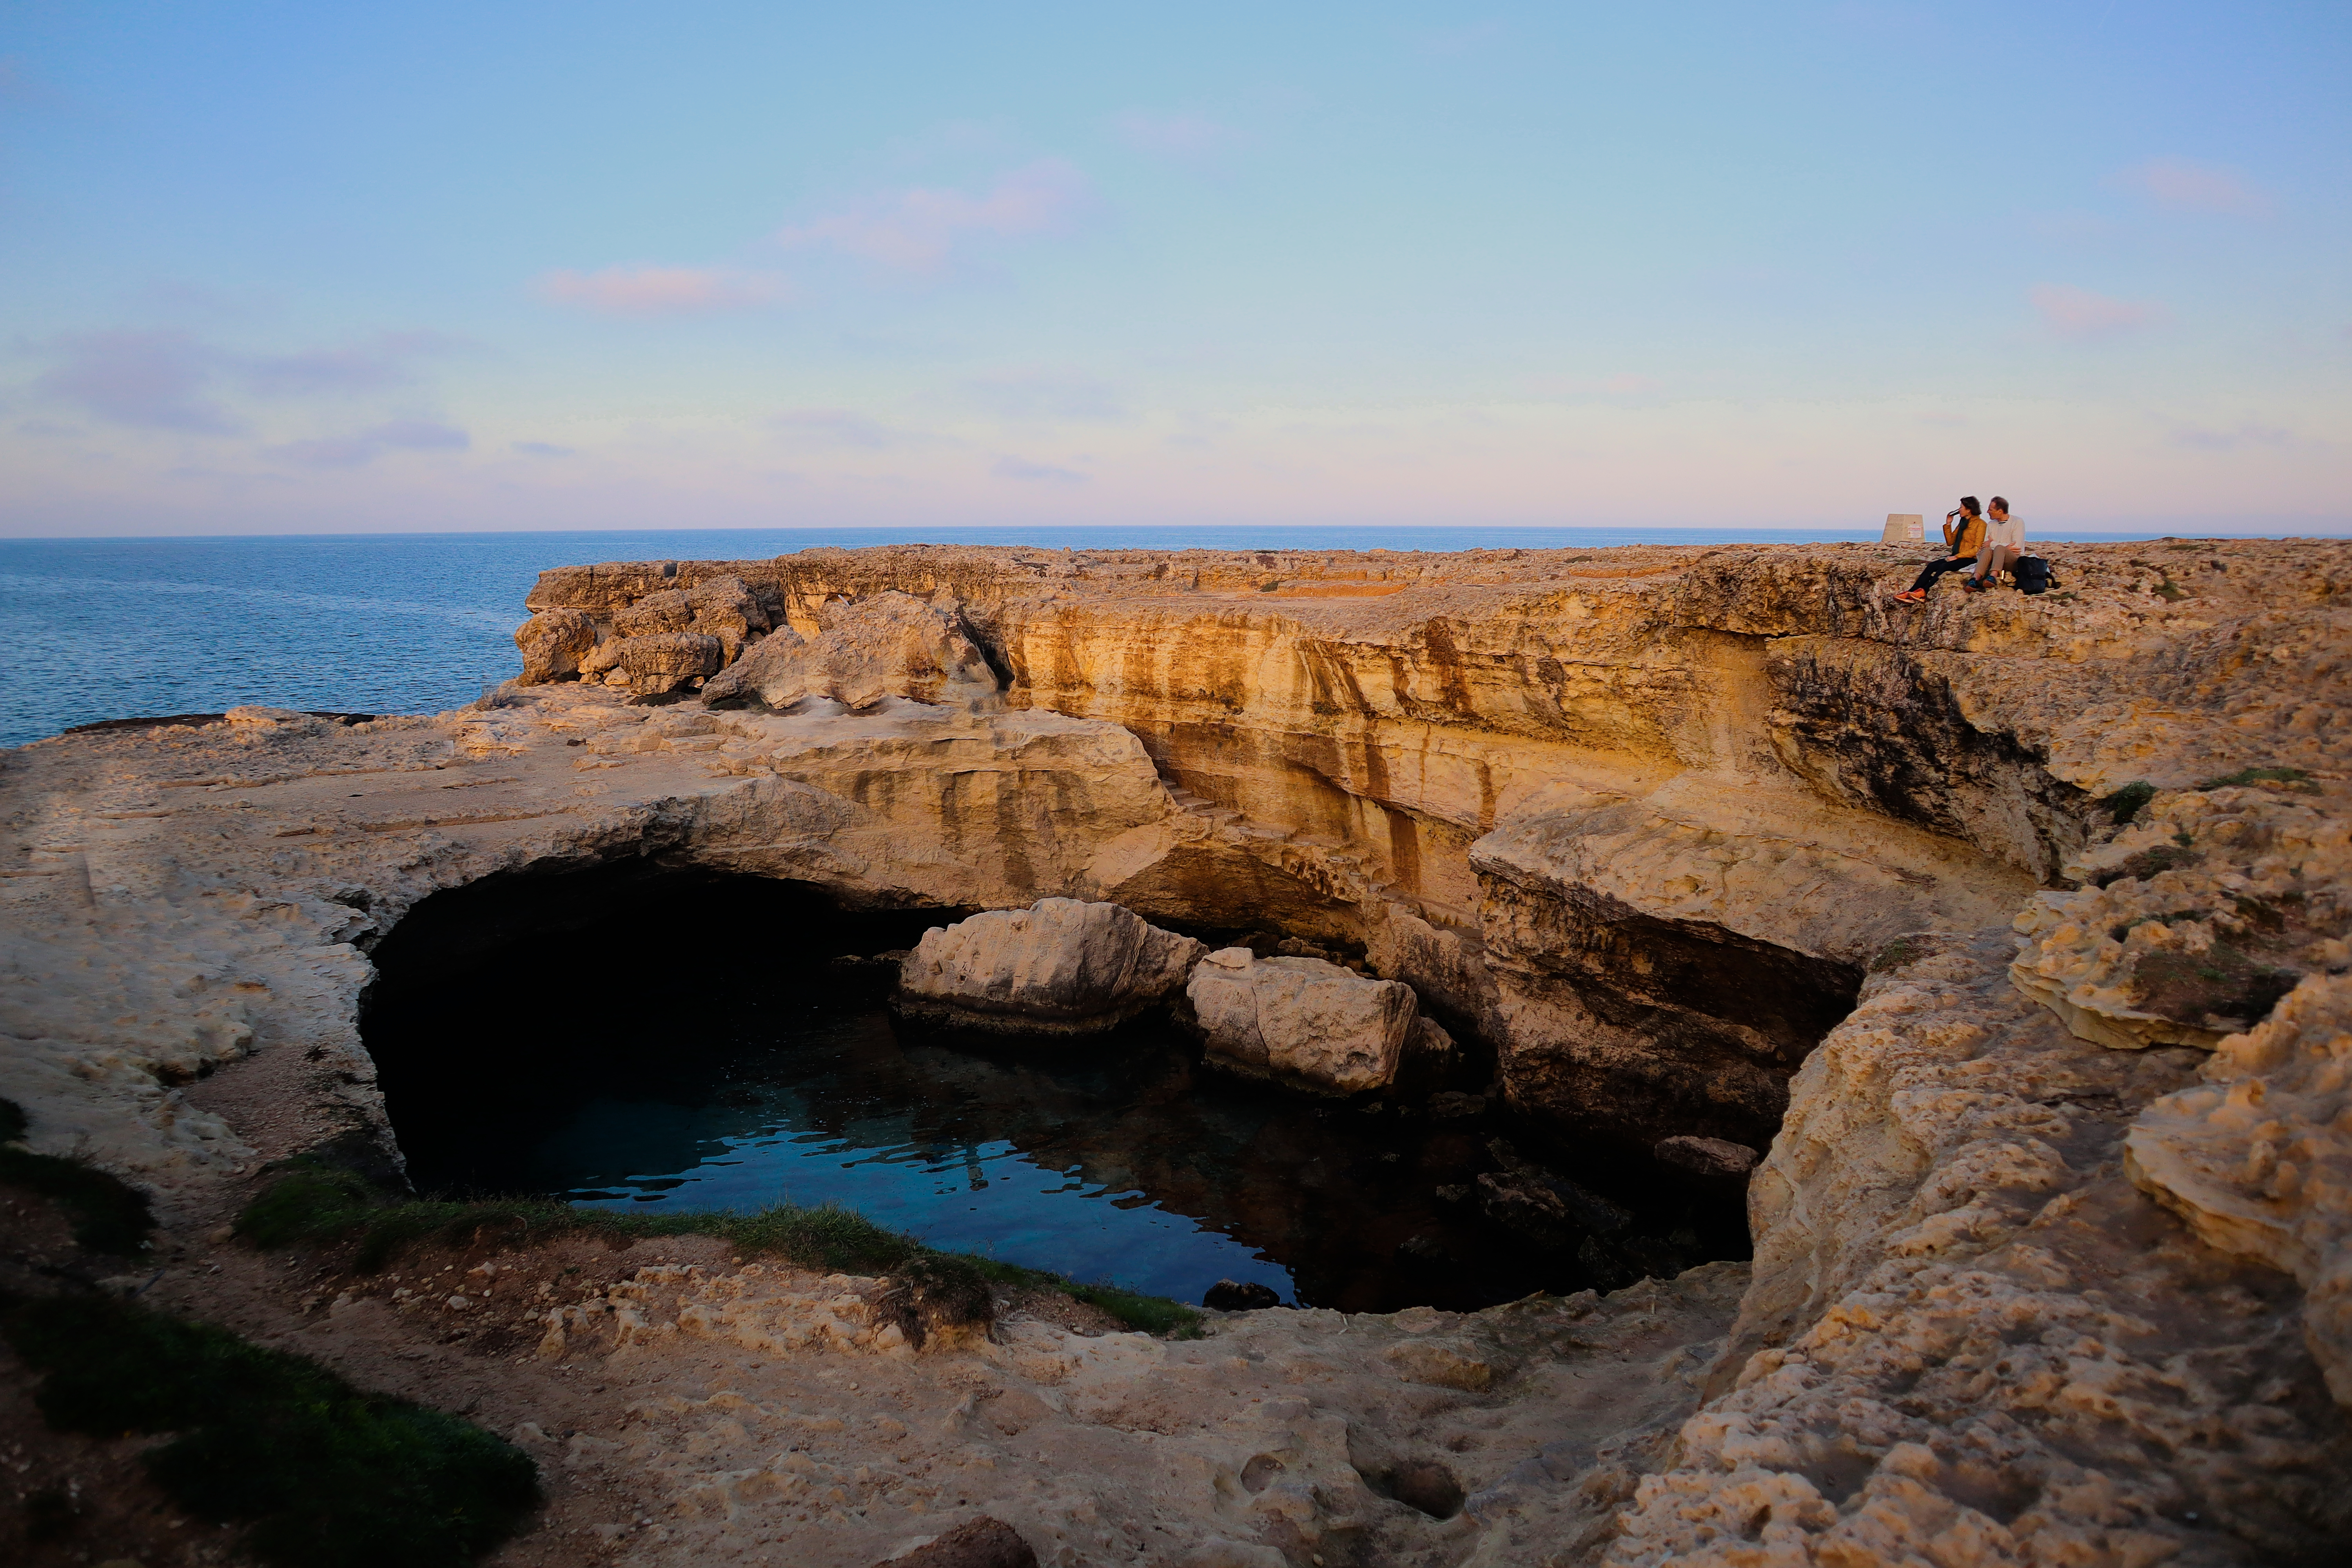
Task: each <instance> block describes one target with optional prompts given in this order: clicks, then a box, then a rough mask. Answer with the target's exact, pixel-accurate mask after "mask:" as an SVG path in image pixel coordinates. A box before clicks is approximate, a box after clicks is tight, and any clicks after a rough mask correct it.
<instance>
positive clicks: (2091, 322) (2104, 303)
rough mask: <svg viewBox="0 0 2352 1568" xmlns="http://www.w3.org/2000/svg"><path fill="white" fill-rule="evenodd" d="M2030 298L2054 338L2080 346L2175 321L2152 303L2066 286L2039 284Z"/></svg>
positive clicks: (2159, 306) (2033, 289)
mask: <svg viewBox="0 0 2352 1568" xmlns="http://www.w3.org/2000/svg"><path fill="white" fill-rule="evenodd" d="M2027 298H2028V299H2030V300H2032V302H2033V308H2034V309H2035V310H2038V311H2040V312H2041V313H2042V325H2043V326H2044V327H2046V328H2048V329H2049V331H2051V332H2052V333H2053V335H2055V336H2057V337H2062V338H2068V339H2073V340H2074V341H2076V342H2086V341H2089V340H2092V339H2095V338H2111V337H2115V336H2116V335H2118V334H2120V333H2123V332H2128V331H2137V329H2139V328H2141V327H2152V326H2156V325H2158V324H2160V323H2161V322H2164V321H2169V320H2170V319H2171V312H2170V311H2168V310H2166V309H2165V308H2164V307H2163V306H2161V305H2159V304H2158V303H2156V302H2155V301H2154V300H2114V299H2110V298H2108V297H2107V296H2106V295H2105V294H2094V293H2092V292H2091V291H2090V290H2089V289H2072V288H2069V287H2067V286H2066V285H2065V284H2063V283H2037V284H2035V285H2034V286H2033V288H2032V290H2031V292H2029V293H2028V295H2027Z"/></svg>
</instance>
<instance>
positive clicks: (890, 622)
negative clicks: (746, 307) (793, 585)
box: [703, 593, 997, 712]
mask: <svg viewBox="0 0 2352 1568" xmlns="http://www.w3.org/2000/svg"><path fill="white" fill-rule="evenodd" d="M816 618H817V622H818V629H817V631H816V633H815V635H814V636H813V637H806V638H803V637H801V636H800V634H799V633H797V632H795V631H793V630H792V629H791V628H789V627H786V628H782V629H780V630H778V631H777V632H775V633H774V634H772V635H771V636H770V637H766V638H764V639H762V640H761V642H759V643H758V644H756V645H754V646H753V647H752V648H751V652H750V653H749V654H748V655H747V656H746V657H745V658H744V659H743V660H742V662H741V663H740V664H738V665H736V666H734V667H733V668H730V669H729V670H728V671H727V673H726V674H725V675H724V676H722V677H720V678H719V679H718V680H715V681H713V682H711V683H710V684H709V686H707V687H706V688H705V689H704V690H703V699H704V700H705V701H709V702H721V701H728V700H745V699H757V700H759V701H760V702H761V704H762V705H763V706H766V707H769V708H774V709H783V708H789V707H791V706H793V704H794V703H797V702H800V701H803V700H805V699H808V698H812V697H822V698H826V699H829V700H833V701H835V702H838V703H840V704H841V705H842V706H843V707H845V708H847V709H849V710H851V711H853V712H862V711H864V710H867V709H870V708H872V707H874V706H875V705H876V704H877V703H879V702H880V701H882V700H883V699H885V698H887V697H908V698H912V699H914V700H917V701H920V702H967V703H969V702H976V701H983V700H988V699H992V698H993V697H995V696H996V695H997V681H996V674H995V672H994V671H993V670H992V669H990V668H989V667H988V660H987V658H985V657H983V656H982V653H981V651H980V649H979V648H978V647H974V646H973V644H972V641H971V638H970V637H967V636H966V635H965V634H964V631H963V628H962V627H961V626H960V625H959V624H958V622H957V619H956V617H955V616H950V615H949V614H947V613H946V612H945V611H942V610H939V609H935V608H933V607H932V606H931V605H927V604H925V603H923V602H922V601H921V600H920V599H918V598H915V597H914V596H913V595H908V594H898V593H883V594H873V595H866V596H864V597H861V598H856V599H849V600H840V601H835V602H831V603H827V604H825V605H822V606H820V607H819V609H818V611H817V617H816Z"/></svg>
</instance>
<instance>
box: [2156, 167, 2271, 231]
mask: <svg viewBox="0 0 2352 1568" xmlns="http://www.w3.org/2000/svg"><path fill="white" fill-rule="evenodd" d="M2124 183H2125V184H2127V185H2130V186H2131V187H2132V188H2133V189H2135V190H2137V191H2140V192H2143V193H2145V194H2146V195H2147V196H2148V197H2149V198H2150V199H2151V200H2153V201H2154V202H2155V203H2156V204H2157V205H2158V206H2165V207H2171V208H2173V209H2174V210H2176V211H2180V212H2206V213H2227V214H2229V215H2231V216H2235V217H2268V216H2270V215H2271V213H2272V212H2273V210H2274V208H2275V204H2274V203H2273V201H2272V200H2271V197H2270V195H2269V194H2268V193H2267V192H2264V191H2261V190H2257V189H2256V188H2255V187H2254V186H2252V185H2251V184H2247V183H2246V181H2245V179H2244V177H2243V176H2242V175H2241V174H2238V173H2237V172H2236V171H2234V170H2231V169H2224V168H2221V167H2218V166H2216V165H2214V164H2210V163H2191V162H2189V160H2188V159H2186V158H2150V159H2149V160H2148V161H2147V163H2140V164H2137V165H2136V166H2135V167H2133V168H2131V169H2128V170H2126V172H2125V174H2124Z"/></svg>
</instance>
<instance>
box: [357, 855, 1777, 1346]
mask: <svg viewBox="0 0 2352 1568" xmlns="http://www.w3.org/2000/svg"><path fill="white" fill-rule="evenodd" d="M631 896H635V895H634V894H633V895H631ZM713 896H714V895H712V894H710V893H709V892H707V891H706V892H704V893H702V894H700V895H698V900H696V901H695V902H694V903H693V904H692V905H691V907H692V908H693V909H694V910H698V911H700V912H702V913H704V914H706V915H707V914H708V913H709V909H708V907H707V906H708V905H709V900H710V899H711V897H713ZM762 896H764V895H762ZM444 897H447V895H444ZM684 907H685V906H681V908H682V909H683V908H684ZM493 912H495V913H497V914H498V919H497V920H496V921H490V922H489V923H488V925H482V922H480V921H477V925H478V926H480V927H481V929H490V927H493V926H495V927H497V928H498V929H499V930H501V931H502V930H503V929H504V922H505V921H507V919H508V916H509V913H510V912H511V911H510V910H506V907H505V906H498V908H497V910H494V911H493ZM758 914H759V911H758V910H751V911H750V912H749V913H745V912H743V911H740V910H739V911H736V916H735V918H737V919H738V920H739V921H751V920H752V919H753V918H754V917H756V916H758ZM416 919H417V917H416V916H415V915H412V916H411V921H416ZM641 923H646V922H641ZM592 929H593V928H592ZM739 929H740V927H739ZM404 932H408V933H411V934H410V935H409V936H408V937H407V938H406V939H405V940H407V941H408V942H409V944H410V948H411V951H410V952H409V954H408V955H407V956H406V957H404V956H403V953H402V952H400V951H399V944H398V943H396V942H394V941H392V940H389V939H388V940H387V942H385V943H384V946H383V949H380V950H379V952H378V954H377V956H378V959H379V961H380V963H383V969H384V973H385V976H386V982H385V984H383V985H381V986H380V987H379V992H378V994H377V996H376V997H375V999H374V1001H373V1005H371V1007H370V1008H369V1011H368V1015H367V1017H366V1018H365V1020H364V1024H363V1026H364V1030H365V1033H366V1037H367V1040H368V1044H369V1047H370V1048H371V1050H372V1051H373V1053H374V1054H375V1056H376V1058H377V1061H378V1063H379V1066H380V1068H381V1070H382V1078H383V1087H384V1090H385V1095H386V1099H387V1102H388V1105H389V1109H390V1110H391V1114H392V1120H393V1124H394V1128H395V1129H396V1131H398V1133H399V1135H400V1139H401V1142H402V1146H403V1148H404V1151H405V1152H406V1153H407V1156H408V1159H409V1164H410V1173H411V1176H412V1178H413V1179H414V1180H415V1183H416V1184H418V1186H419V1187H420V1188H424V1189H426V1190H442V1191H458V1192H499V1193H512V1192H541V1193H556V1194H564V1195H567V1196H570V1197H571V1198H572V1199H573V1200H574V1201H577V1202H582V1203H587V1204H594V1205H604V1206H608V1207H615V1208H625V1209H635V1210H640V1211H643V1210H648V1209H651V1210H662V1209H671V1210H675V1209H719V1208H753V1207H757V1206H759V1205H763V1204H769V1203H774V1202H779V1201H786V1202H792V1203H796V1204H820V1203H836V1204H841V1205H845V1206H848V1207H852V1208H855V1209H856V1210H858V1211H859V1212H860V1213H862V1214H864V1215H866V1216H867V1217H868V1218H870V1219H872V1220H874V1221H876V1222H877V1223H878V1224H881V1225H884V1226H888V1227H890V1228H892V1229H897V1230H903V1231H906V1232H908V1233H909V1234H912V1235H915V1236H918V1237H922V1238H923V1239H925V1240H927V1241H929V1242H931V1243H933V1244H935V1245H937V1246H940V1247H951V1248H956V1249H963V1250H971V1251H974V1252H981V1253H986V1254H991V1255H992V1256H995V1257H997V1258H1003V1259H1005V1260H1006V1261H1009V1262H1015V1263H1021V1264H1025V1265H1029V1266H1031V1267H1035V1268H1051V1269H1054V1270H1056V1271H1058V1272H1061V1273H1065V1274H1068V1275H1070V1276H1072V1277H1074V1278H1076V1279H1085V1280H1109V1281H1114V1282H1117V1283H1118V1284H1122V1285H1126V1286H1129V1287H1130V1288H1133V1289H1143V1290H1149V1291H1152V1292H1154V1293H1158V1294H1163V1295H1168V1296H1173V1297H1176V1298H1179V1299H1181V1300H1199V1299H1200V1296H1201V1293H1202V1290H1203V1289H1206V1288H1207V1287H1208V1286H1209V1285H1211V1284H1212V1283H1213V1282H1214V1281H1215V1280H1217V1279H1220V1278H1231V1279H1244V1280H1256V1281H1260V1282H1262V1283H1265V1284H1267V1285H1270V1286H1272V1287H1273V1288H1274V1289H1276V1290H1277V1291H1278V1292H1279V1293H1280V1294H1281V1295H1282V1296H1283V1297H1284V1299H1285V1300H1296V1301H1298V1302H1300V1303H1302V1304H1306V1305H1315V1306H1336V1307H1342V1308H1347V1309H1349V1310H1394V1309H1396V1308H1399V1307H1403V1306H1408V1305H1412V1304H1416V1303H1421V1302H1428V1303H1433V1304H1436V1305H1441V1306H1448V1307H1475V1306H1481V1305H1486V1304H1488V1303H1491V1302H1494V1301H1497V1300H1509V1299H1511V1298H1513V1297H1517V1296H1520V1295H1524V1294H1526V1293H1527V1292H1528V1291H1530V1290H1535V1289H1552V1290H1570V1289H1580V1288H1581V1287H1582V1286H1583V1285H1585V1284H1586V1283H1588V1282H1590V1281H1588V1279H1586V1278H1585V1276H1584V1274H1583V1272H1582V1271H1581V1269H1580V1265H1579V1263H1578V1261H1577V1258H1576V1257H1575V1255H1574V1254H1573V1253H1572V1252H1568V1251H1564V1250H1551V1251H1547V1250H1545V1249H1543V1248H1540V1247H1531V1246H1530V1245H1529V1243H1528V1240H1527V1238H1526V1237H1520V1236H1514V1235H1511V1234H1508V1233H1505V1232H1501V1231H1499V1230H1496V1229H1495V1228H1494V1227H1492V1226H1489V1225H1488V1223H1487V1222H1486V1220H1485V1219H1484V1218H1482V1217H1481V1216H1480V1215H1479V1213H1478V1205H1476V1203H1475V1201H1470V1200H1469V1199H1468V1198H1467V1197H1465V1194H1470V1193H1472V1192H1473V1191H1474V1190H1475V1189H1474V1187H1473V1184H1475V1180H1476V1177H1477V1176H1478V1174H1479V1173H1481V1172H1486V1171H1492V1170H1494V1169H1495V1168H1496V1154H1495V1152H1493V1151H1492V1150H1491V1149H1490V1147H1489V1140H1490V1139H1491V1138H1492V1137H1493V1136H1494V1134H1495V1131H1496V1129H1495V1128H1493V1127H1492V1126H1489V1125H1486V1124H1484V1123H1482V1122H1479V1121H1453V1122H1447V1121H1433V1120H1431V1119H1430V1118H1428V1117H1427V1116H1426V1115H1424V1114H1422V1113H1419V1112H1416V1111H1413V1110H1410V1109H1400V1108H1397V1107H1385V1108H1381V1109H1380V1110H1365V1109H1363V1108H1360V1107H1350V1106H1342V1105H1335V1104H1332V1103H1330V1102H1327V1101H1322V1100H1314V1099H1311V1098H1308V1097H1304V1096H1299V1095H1296V1094H1291V1093H1287V1092H1284V1091H1280V1090H1276V1089H1268V1088H1265V1087H1263V1086H1260V1085H1255V1084H1249V1083H1244V1082H1238V1081H1236V1080H1234V1079H1231V1078H1228V1077H1226V1076H1224V1075H1223V1074H1219V1073H1216V1072H1213V1071H1210V1070H1207V1069H1205V1068H1202V1066H1201V1065H1200V1062H1199V1059H1198V1056H1197V1053H1196V1050H1195V1048H1194V1047H1192V1044H1191V1043H1190V1042H1189V1041H1187V1040H1186V1039H1184V1038H1183V1037H1181V1036H1179V1035H1178V1034H1177V1033H1176V1032H1175V1031H1173V1030H1172V1029H1171V1028H1170V1027H1169V1026H1166V1025H1165V1024H1158V1025H1146V1026H1133V1027H1130V1028H1129V1029H1127V1030H1123V1031H1121V1032H1120V1033H1118V1035H1116V1036H1112V1037H1107V1038H1101V1039H1097V1040H1093V1041H1086V1042H1078V1043H1066V1042H1055V1043H1052V1044H1047V1043H1044V1042H1034V1043H1017V1044H1006V1043H998V1042H989V1043H984V1044H982V1043H974V1042H971V1041H968V1040H964V1039H961V1038H954V1039H950V1038H942V1037H936V1036H922V1035H916V1034H911V1033H902V1032H901V1031H900V1030H899V1029H898V1028H897V1027H896V1026H894V1025H893V1023H892V1021H891V1020H890V1018H889V1017H888V1016H887V1014H886V1013H885V1012H884V1011H883V1009H882V1008H881V1006H880V1005H879V1002H878V999H877V998H876V997H874V996H873V995H871V994H866V995H860V994H856V991H855V990H854V988H850V987H846V986H845V984H843V983H842V982H841V981H840V980H839V978H838V977H837V976H836V975H832V974H828V973H827V971H826V970H825V969H824V967H823V960H822V958H821V957H817V956H814V954H815V953H817V952H821V949H818V948H817V947H815V945H814V944H811V945H809V946H807V947H800V948H795V949H793V954H794V956H793V957H792V958H791V959H789V960H786V961H781V962H761V961H758V960H756V959H740V960H738V961H735V962H731V963H728V964H726V965H724V966H719V965H713V966H711V967H709V968H706V969H705V970H704V971H703V972H702V973H695V974H691V975H683V974H679V975H653V976H646V975H639V976H635V977H630V978H627V979H614V978H613V977H612V976H611V974H610V973H609V971H610V966H609V965H608V964H603V963H599V961H598V960H597V958H596V955H595V952H596V950H595V947H594V944H593V942H583V941H581V940H579V938H578V935H577V933H575V932H563V933H555V934H550V935H546V936H544V937H539V938H527V939H525V940H523V941H522V942H519V943H508V944H507V945H503V946H499V947H496V948H491V947H488V946H486V945H484V941H483V940H478V939H480V938H481V930H478V929H475V928H472V927H460V926H457V925H451V926H449V927H447V928H446V929H445V930H441V931H436V930H435V928H434V927H432V926H431V925H430V924H429V923H427V924H422V925H418V926H416V927H415V931H413V932H412V930H411V926H410V925H409V924H408V923H406V922H404V926H403V928H402V931H401V932H395V933H394V934H395V937H400V936H402V934H403V933H404ZM502 940H503V939H502ZM857 940H858V937H857V934H856V933H849V934H848V935H847V936H846V937H845V941H849V942H856V941H857ZM867 940H871V933H867ZM436 944H437V945H436ZM387 950H390V951H387ZM870 950H871V949H870V947H869V948H868V951H870ZM486 954H487V955H488V956H486ZM453 955H454V956H453ZM460 958H462V959H463V962H458V961H457V960H458V959H460ZM428 959H429V962H428V961H427V960H428ZM524 977H528V978H527V981H526V979H525V978H524ZM1574 1174H1575V1175H1576V1176H1577V1178H1578V1179H1579V1180H1580V1181H1585V1182H1587V1183H1590V1184H1593V1185H1595V1186H1598V1187H1600V1188H1601V1190H1603V1191H1604V1192H1606V1193H1607V1194H1608V1195H1610V1196H1611V1197H1612V1198H1614V1199H1615V1200H1616V1201H1617V1202H1619V1203H1620V1204H1622V1205H1625V1206H1626V1207H1628V1208H1629V1209H1632V1210H1633V1211H1634V1212H1635V1213H1636V1214H1637V1215H1639V1217H1640V1226H1641V1228H1642V1229H1643V1230H1644V1231H1645V1232H1647V1233H1649V1234H1652V1235H1654V1236H1659V1237H1664V1236H1667V1235H1668V1234H1670V1233H1674V1234H1677V1235H1679V1236H1681V1237H1685V1242H1681V1243H1678V1244H1677V1245H1681V1246H1682V1247H1683V1249H1684V1251H1685V1254H1686V1255H1687V1256H1688V1257H1689V1258H1690V1260H1692V1261H1696V1258H1700V1257H1707V1256H1715V1257H1722V1256H1731V1255H1735V1249H1737V1248H1738V1246H1739V1243H1740V1241H1741V1240H1742V1239H1744V1238H1742V1237H1739V1236H1738V1234H1737V1230H1738V1219H1737V1212H1736V1207H1734V1206H1731V1205H1725V1204H1723V1203H1721V1202H1720V1201H1717V1202H1716V1203H1715V1204H1714V1205H1713V1208H1711V1209H1710V1208H1707V1207H1706V1205H1704V1204H1701V1203H1699V1202H1698V1200H1696V1199H1694V1198H1693V1197H1692V1196H1691V1195H1690V1194H1685V1193H1682V1192H1679V1191H1676V1190H1673V1189H1670V1188H1666V1187H1662V1186H1661V1185H1660V1184H1659V1183H1658V1182H1657V1180H1656V1176H1655V1173H1654V1171H1653V1170H1650V1169H1646V1168H1645V1169H1642V1170H1624V1171H1612V1170H1610V1169H1607V1168H1605V1167H1604V1168H1601V1169H1597V1170H1586V1169H1578V1170H1576V1171H1575V1172H1574ZM1717 1211H1720V1212H1717Z"/></svg>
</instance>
